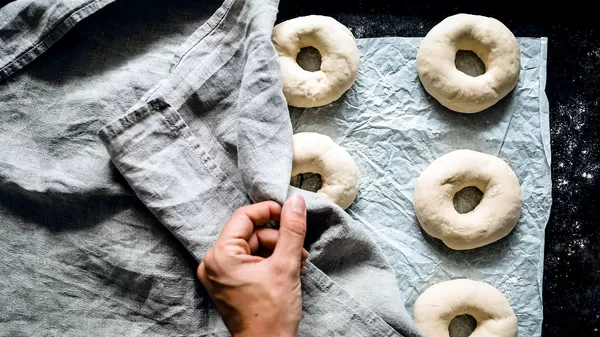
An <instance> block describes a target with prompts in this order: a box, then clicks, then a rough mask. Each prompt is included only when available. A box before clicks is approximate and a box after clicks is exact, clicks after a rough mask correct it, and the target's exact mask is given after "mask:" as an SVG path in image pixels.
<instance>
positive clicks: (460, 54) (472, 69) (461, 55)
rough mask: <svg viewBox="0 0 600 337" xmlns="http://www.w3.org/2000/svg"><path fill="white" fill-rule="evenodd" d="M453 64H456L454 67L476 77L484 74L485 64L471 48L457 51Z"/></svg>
mask: <svg viewBox="0 0 600 337" xmlns="http://www.w3.org/2000/svg"><path fill="white" fill-rule="evenodd" d="M454 65H455V66H456V69H458V70H460V71H462V72H463V73H465V74H467V75H469V76H473V77H477V76H479V75H483V74H485V64H484V63H483V61H482V60H481V59H480V58H479V56H477V54H475V52H473V51H471V50H459V51H457V52H456V56H455V58H454Z"/></svg>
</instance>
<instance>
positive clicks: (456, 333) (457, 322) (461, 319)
mask: <svg viewBox="0 0 600 337" xmlns="http://www.w3.org/2000/svg"><path fill="white" fill-rule="evenodd" d="M475 328H477V320H476V319H475V318H474V317H473V316H471V315H468V314H465V315H458V316H456V317H454V318H453V319H452V320H451V321H450V325H448V333H449V334H450V337H468V336H471V334H472V333H473V331H475Z"/></svg>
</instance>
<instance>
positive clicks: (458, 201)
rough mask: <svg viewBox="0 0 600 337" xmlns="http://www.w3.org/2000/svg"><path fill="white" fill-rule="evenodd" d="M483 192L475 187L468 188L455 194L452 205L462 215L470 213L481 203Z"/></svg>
mask: <svg viewBox="0 0 600 337" xmlns="http://www.w3.org/2000/svg"><path fill="white" fill-rule="evenodd" d="M482 197H483V192H481V190H480V189H478V188H477V187H475V186H468V187H465V188H463V189H462V190H460V191H458V192H456V193H455V194H454V199H453V200H452V203H453V204H454V209H455V210H456V211H457V212H458V213H460V214H463V213H469V212H470V211H472V210H473V209H475V207H477V205H479V202H481V198H482Z"/></svg>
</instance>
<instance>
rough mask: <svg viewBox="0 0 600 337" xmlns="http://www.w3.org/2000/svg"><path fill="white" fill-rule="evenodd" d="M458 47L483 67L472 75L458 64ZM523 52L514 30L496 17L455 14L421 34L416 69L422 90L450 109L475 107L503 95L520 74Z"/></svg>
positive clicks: (484, 106) (488, 104) (480, 107)
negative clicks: (521, 53)
mask: <svg viewBox="0 0 600 337" xmlns="http://www.w3.org/2000/svg"><path fill="white" fill-rule="evenodd" d="M458 50H471V51H473V52H474V53H475V54H477V56H478V57H479V58H480V59H481V61H483V63H484V64H485V69H486V72H485V74H483V75H480V76H477V77H472V76H469V75H467V74H465V73H463V72H461V71H460V70H458V69H456V65H455V64H454V60H455V58H456V52H457V51H458ZM520 63H521V56H520V51H519V44H518V43H517V39H516V38H515V36H514V35H513V33H512V32H511V31H510V30H508V28H506V26H504V25H503V24H502V23H501V22H500V21H498V20H496V19H493V18H488V17H485V16H479V15H469V14H456V15H453V16H450V17H448V18H446V19H444V20H443V21H442V22H440V23H439V24H437V25H436V26H435V27H433V28H432V29H431V30H430V31H429V32H428V33H427V35H426V36H425V38H424V39H423V41H422V42H421V45H420V46H419V51H418V52H417V72H418V73H419V78H420V79H421V83H422V84H423V87H425V90H427V92H428V93H429V94H430V95H431V96H433V97H434V98H435V99H436V100H438V101H439V102H440V104H442V105H443V106H445V107H447V108H448V109H450V110H454V111H457V112H464V113H473V112H479V111H482V110H484V109H487V108H489V107H491V106H492V105H494V104H496V103H497V102H498V101H499V100H500V99H502V98H503V97H504V96H506V95H507V94H508V93H509V92H510V91H511V90H512V89H513V88H514V87H515V86H516V85H517V81H518V79H519V70H520Z"/></svg>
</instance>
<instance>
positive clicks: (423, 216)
mask: <svg viewBox="0 0 600 337" xmlns="http://www.w3.org/2000/svg"><path fill="white" fill-rule="evenodd" d="M469 186H475V187H477V188H478V189H479V190H481V192H483V197H482V198H481V201H480V202H479V204H478V205H477V206H476V207H475V208H474V209H473V210H471V211H470V212H467V213H464V214H460V213H458V212H457V211H456V209H455V208H454V204H453V198H454V195H455V194H456V192H458V191H460V190H462V189H463V188H465V187H469ZM414 208H415V214H416V216H417V219H418V221H419V223H420V224H421V227H422V228H423V230H424V231H425V232H427V233H428V234H429V235H431V236H433V237H435V238H438V239H441V240H442V241H443V242H444V244H446V246H448V247H450V248H452V249H456V250H463V249H472V248H477V247H481V246H484V245H487V244H489V243H492V242H494V241H496V240H499V239H501V238H503V237H504V236H506V235H508V233H510V231H511V230H512V229H513V228H514V227H515V225H516V224H517V222H518V221H519V217H520V216H521V188H520V186H519V180H518V179H517V176H516V175H515V173H514V171H513V170H512V169H511V168H510V166H508V164H507V163H506V162H505V161H503V160H502V159H500V158H498V157H495V156H492V155H489V154H485V153H480V152H476V151H471V150H457V151H454V152H450V153H447V154H445V155H443V156H441V157H440V158H438V159H436V160H435V161H433V162H432V163H431V164H430V165H429V166H428V167H427V168H426V169H425V170H424V171H423V173H421V175H420V176H419V178H418V179H417V184H416V187H415V196H414Z"/></svg>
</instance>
